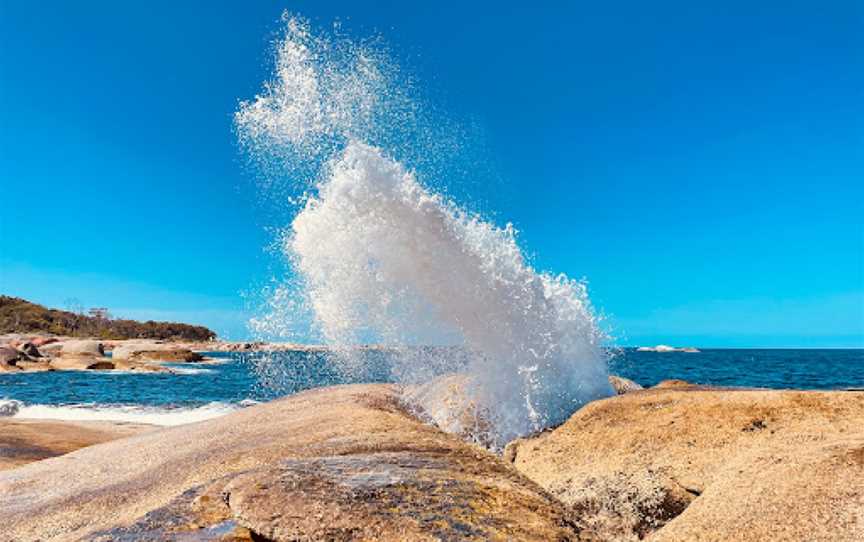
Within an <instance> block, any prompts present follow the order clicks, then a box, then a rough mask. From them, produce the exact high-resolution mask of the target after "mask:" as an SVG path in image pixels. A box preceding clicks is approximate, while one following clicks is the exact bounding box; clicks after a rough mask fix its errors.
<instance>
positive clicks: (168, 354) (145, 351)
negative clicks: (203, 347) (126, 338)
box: [111, 342, 204, 362]
mask: <svg viewBox="0 0 864 542" xmlns="http://www.w3.org/2000/svg"><path fill="white" fill-rule="evenodd" d="M111 357H113V358H114V359H117V360H126V361H169V362H171V361H174V362H177V361H185V362H194V361H201V360H202V359H204V358H203V356H201V354H198V353H197V352H193V351H191V350H189V349H188V348H183V347H179V346H177V345H174V344H170V343H167V344H162V343H155V342H134V343H123V344H118V345H117V346H115V347H114V350H113V351H112V352H111Z"/></svg>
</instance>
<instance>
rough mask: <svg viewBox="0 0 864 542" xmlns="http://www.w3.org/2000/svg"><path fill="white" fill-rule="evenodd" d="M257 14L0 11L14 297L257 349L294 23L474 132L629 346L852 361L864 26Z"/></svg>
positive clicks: (744, 15) (679, 7)
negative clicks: (254, 104) (260, 111)
mask: <svg viewBox="0 0 864 542" xmlns="http://www.w3.org/2000/svg"><path fill="white" fill-rule="evenodd" d="M178 4H182V5H178ZM253 4H255V7H241V5H240V3H238V2H221V3H220V2H152V1H148V2H131V1H130V2H98V3H97V2H75V3H72V2H39V3H35V2H24V1H16V2H11V1H9V0H0V115H2V117H0V186H2V195H3V201H4V206H3V207H4V208H3V211H2V212H0V228H2V229H0V273H2V274H0V291H2V292H3V293H8V294H13V295H19V296H23V297H26V298H29V299H32V300H35V301H37V302H41V303H45V304H48V305H52V306H62V305H63V303H64V300H66V299H67V298H70V297H75V298H78V299H80V300H81V301H82V302H83V303H84V304H85V305H87V306H106V307H109V308H110V309H111V310H112V311H113V312H114V314H116V315H121V316H131V317H139V318H166V319H179V320H186V321H191V322H198V323H203V324H207V325H210V326H212V327H213V328H214V329H216V330H217V331H219V332H221V333H222V334H223V335H225V336H228V337H234V338H240V337H243V336H244V335H245V333H246V332H245V328H244V322H245V319H246V318H247V317H248V311H247V309H246V308H245V303H246V301H244V295H243V294H244V292H247V293H248V292H252V293H253V295H252V299H253V300H254V298H255V296H254V292H257V291H259V290H260V288H261V287H262V286H263V285H265V284H266V283H267V281H268V280H269V278H270V277H272V276H274V274H277V275H278V273H279V271H280V269H279V267H278V262H276V261H275V260H274V258H272V257H271V256H269V255H268V254H267V253H266V252H265V250H264V247H265V245H267V244H268V243H269V242H270V240H271V238H272V236H271V234H270V233H268V231H267V228H272V227H278V226H282V225H284V224H285V223H286V222H287V219H288V217H286V216H282V215H280V213H278V212H275V211H274V210H273V206H270V205H268V204H266V203H264V202H263V201H262V196H261V194H260V192H257V191H256V189H255V187H254V186H255V185H254V181H253V179H252V175H251V173H250V172H249V171H248V169H247V168H244V167H243V159H242V157H241V154H240V152H239V150H238V148H237V145H236V142H235V137H234V134H233V132H232V125H231V122H232V120H231V116H232V113H233V112H234V111H235V109H236V107H237V102H238V100H239V99H246V98H250V97H252V96H253V95H254V94H255V93H256V92H257V91H258V89H259V88H260V85H261V82H262V81H263V80H264V79H266V78H267V76H268V72H269V68H270V62H271V59H270V47H269V44H270V42H271V40H272V39H273V37H274V33H275V32H276V31H278V29H279V24H278V18H279V15H280V13H281V12H282V10H283V9H289V10H291V11H293V12H296V13H299V14H302V15H304V16H306V17H308V18H310V19H311V20H312V21H313V23H314V24H320V25H322V26H328V25H329V24H330V23H332V21H333V20H334V19H336V18H338V19H341V20H342V21H343V30H344V31H345V32H346V33H348V34H351V35H356V36H358V37H362V36H370V35H380V36H382V37H383V39H384V40H385V41H386V42H387V43H388V44H389V46H390V48H391V49H392V51H393V53H394V55H395V56H396V57H397V59H398V60H399V61H400V63H401V64H402V65H403V67H405V68H406V69H407V70H408V71H410V72H412V73H414V74H415V75H416V77H417V79H418V80H420V81H422V82H423V83H424V85H425V86H426V87H427V88H428V89H429V90H428V94H429V99H430V100H431V101H432V102H434V103H435V104H437V105H438V106H439V107H440V108H442V109H444V110H446V111H447V112H448V114H451V115H453V116H455V117H457V118H466V119H471V120H472V122H476V123H477V124H478V125H479V126H480V127H481V128H482V130H483V132H484V133H485V137H486V148H487V150H488V155H489V157H490V158H489V164H488V165H486V166H484V169H487V170H488V169H493V170H494V172H495V176H494V177H495V178H496V179H498V180H497V181H495V182H491V181H490V182H488V183H485V182H484V183H475V185H472V186H471V187H470V193H471V194H472V198H474V199H476V200H477V201H479V202H481V207H482V208H484V209H486V210H488V211H489V212H490V213H494V217H495V219H496V220H497V221H498V222H504V221H508V220H509V221H512V222H513V223H514V224H515V225H516V226H517V227H518V228H519V229H520V230H521V232H522V233H521V238H522V242H523V245H524V246H525V247H526V248H527V250H528V251H529V252H530V253H531V254H532V255H533V258H534V260H533V261H534V262H535V264H536V266H537V267H539V268H541V269H546V270H552V271H563V272H566V273H567V274H569V275H571V276H575V277H586V278H587V279H588V280H589V284H590V290H591V293H592V298H593V300H594V302H595V304H596V305H597V307H598V308H599V309H600V310H601V311H602V312H603V313H604V314H606V315H607V316H608V317H609V321H610V323H611V324H612V326H613V328H614V330H615V333H616V335H617V336H618V337H619V342H620V343H623V344H646V343H648V344H655V343H659V342H663V343H670V344H682V345H683V344H695V345H699V346H862V345H864V218H862V217H864V32H862V28H864V4H862V3H861V2H859V1H848V2H844V1H833V2H825V1H812V2H794V1H792V2H790V1H783V2H756V3H754V2H730V1H723V2H719V1H718V2H683V1H682V2H651V3H646V2H567V3H565V2H561V3H556V4H557V5H553V4H552V3H550V4H548V5H546V6H544V5H543V4H542V3H539V4H530V3H529V4H525V3H522V2H520V3H517V4H511V5H507V4H506V3H502V2H495V3H491V2H490V3H488V4H486V5H480V4H475V3H473V2H464V1H460V2H453V3H449V2H434V3H419V2H369V3H362V2H347V1H346V2H322V1H320V0H318V1H297V2H287V1H286V2H254V3H253ZM420 4H423V5H420Z"/></svg>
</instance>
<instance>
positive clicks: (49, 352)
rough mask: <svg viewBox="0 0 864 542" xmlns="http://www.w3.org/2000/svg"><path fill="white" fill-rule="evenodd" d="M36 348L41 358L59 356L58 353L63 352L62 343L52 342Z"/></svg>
mask: <svg viewBox="0 0 864 542" xmlns="http://www.w3.org/2000/svg"><path fill="white" fill-rule="evenodd" d="M38 348H39V352H41V353H42V355H43V356H47V357H54V356H59V355H60V352H61V351H62V350H63V343H61V342H52V343H48V344H43V345H42V346H38Z"/></svg>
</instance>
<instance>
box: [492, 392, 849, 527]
mask: <svg viewBox="0 0 864 542" xmlns="http://www.w3.org/2000/svg"><path fill="white" fill-rule="evenodd" d="M505 456H506V457H507V458H508V459H509V460H511V461H512V462H513V464H514V465H515V466H516V468H517V469H518V470H519V471H521V472H522V473H524V474H525V475H526V476H528V477H529V478H531V479H532V480H534V481H535V482H537V483H538V484H540V485H541V486H542V487H544V488H545V489H547V490H548V491H550V492H551V493H552V494H553V495H555V496H556V497H557V498H558V499H560V500H561V501H562V502H564V503H565V504H567V505H569V506H571V507H572V509H573V510H574V512H575V513H576V514H577V519H576V524H577V526H578V527H579V528H580V529H581V531H582V533H583V535H584V536H589V535H590V536H594V537H596V539H598V540H638V539H641V538H643V537H645V536H648V535H650V536H651V540H653V541H666V540H676V541H686V540H717V541H721V540H741V541H757V540H759V541H761V540H790V541H791V540H811V541H812V540H826V541H827V540H831V541H844V540H848V541H852V540H864V483H862V480H864V393H859V392H839V391H838V392H804V391H769V390H712V389H706V388H699V387H696V386H692V385H684V384H682V383H680V382H677V383H674V384H673V383H669V385H668V387H664V388H654V389H648V390H644V391H639V392H636V393H627V394H625V395H620V396H617V397H614V398H611V399H605V400H602V401H596V402H593V403H590V404H588V405H587V406H585V407H584V408H582V409H581V410H579V411H577V412H576V413H575V414H574V415H573V416H572V417H571V419H570V420H569V421H567V422H566V423H565V424H564V425H562V426H561V427H558V428H557V429H555V430H553V431H550V432H547V433H544V434H542V435H539V436H537V437H535V438H531V439H522V440H519V441H516V442H514V443H511V444H510V445H509V447H508V449H507V452H506V454H505Z"/></svg>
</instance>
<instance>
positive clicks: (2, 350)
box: [0, 346, 21, 372]
mask: <svg viewBox="0 0 864 542" xmlns="http://www.w3.org/2000/svg"><path fill="white" fill-rule="evenodd" d="M20 358H21V352H19V351H18V350H17V349H16V348H12V347H11V346H0V371H2V372H7V371H19V370H20V368H19V367H18V366H17V365H18V360H19V359H20Z"/></svg>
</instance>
